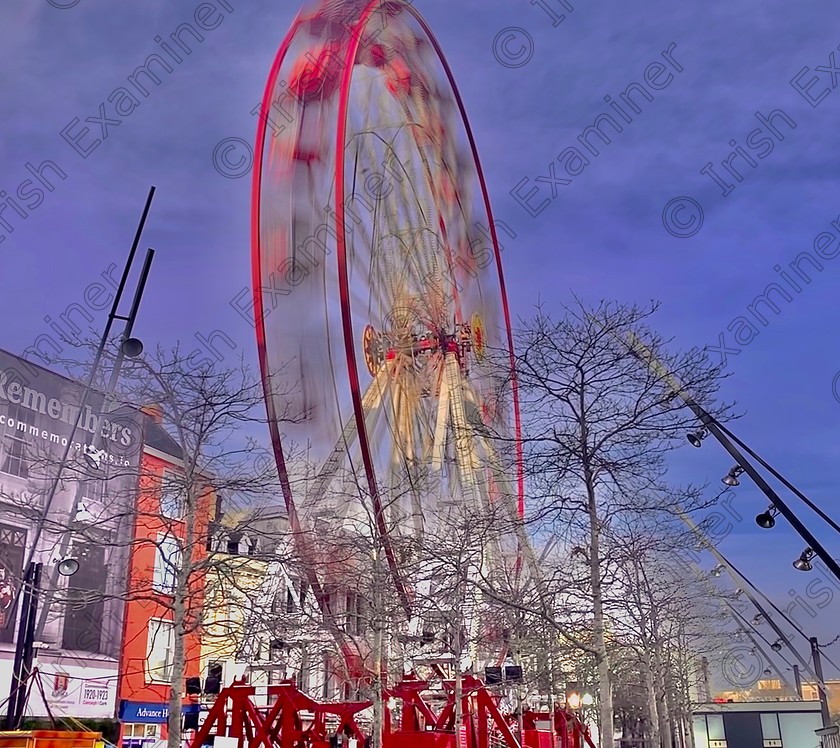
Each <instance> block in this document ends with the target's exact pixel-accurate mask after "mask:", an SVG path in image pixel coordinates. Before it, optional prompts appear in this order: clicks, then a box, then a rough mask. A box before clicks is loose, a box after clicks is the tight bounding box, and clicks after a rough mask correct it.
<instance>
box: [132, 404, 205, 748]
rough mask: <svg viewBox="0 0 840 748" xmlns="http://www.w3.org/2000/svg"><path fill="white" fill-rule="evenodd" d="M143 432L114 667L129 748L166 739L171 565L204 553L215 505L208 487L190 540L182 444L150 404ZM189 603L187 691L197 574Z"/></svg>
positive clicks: (194, 646)
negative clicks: (120, 638) (119, 644)
mask: <svg viewBox="0 0 840 748" xmlns="http://www.w3.org/2000/svg"><path fill="white" fill-rule="evenodd" d="M144 437H145V438H144V447H143V455H142V462H141V480H140V490H139V496H138V500H137V514H136V518H135V521H134V530H133V536H134V542H133V543H132V550H131V560H130V567H129V573H128V575H127V578H128V603H127V604H126V625H125V634H124V641H123V657H122V660H121V663H120V673H119V713H118V716H119V720H120V741H121V744H122V745H123V746H125V747H126V748H141V747H142V746H145V745H150V744H152V743H154V742H155V741H157V740H163V739H165V738H166V732H167V731H166V721H167V717H168V711H169V710H168V706H167V704H168V700H169V692H170V691H169V689H170V686H169V683H170V678H171V673H172V663H173V660H172V657H173V649H172V648H173V624H172V600H173V598H172V593H173V589H174V583H175V570H176V568H177V567H178V565H179V563H180V559H181V557H182V555H183V554H185V553H189V554H190V556H191V557H192V558H193V560H194V561H196V562H201V561H203V560H204V559H206V556H207V539H208V532H209V527H210V521H211V518H212V517H213V515H214V513H215V505H216V497H215V495H214V494H213V493H212V492H205V493H203V494H202V495H201V500H200V504H199V507H198V509H197V517H198V520H197V522H196V523H195V525H194V526H193V527H191V528H189V530H190V531H191V533H192V540H191V542H188V540H187V532H188V528H187V525H186V522H185V521H184V520H183V516H184V499H183V495H184V490H183V480H182V479H181V477H180V476H181V475H182V467H183V463H182V460H181V450H180V447H179V445H178V444H177V443H176V442H175V441H174V440H173V439H172V437H171V436H170V435H169V434H167V432H166V431H165V430H164V428H163V426H162V425H161V417H160V413H159V411H157V410H156V409H155V408H150V409H148V410H147V415H146V419H145V422H144ZM188 605H189V608H188V619H190V620H191V621H192V627H193V628H192V630H191V631H190V632H189V633H188V634H187V636H186V637H185V658H186V671H185V683H184V684H183V685H182V688H183V689H184V693H185V692H186V679H189V678H198V677H200V675H201V662H200V661H201V625H202V624H201V612H202V608H203V605H204V576H203V574H201V573H199V574H196V575H194V576H193V578H192V579H191V594H190V597H189V603H188ZM185 695H186V694H185ZM184 704H185V705H184V712H185V713H189V712H197V711H198V708H199V707H198V703H197V700H196V698H195V697H189V696H187V697H186V698H185V699H184Z"/></svg>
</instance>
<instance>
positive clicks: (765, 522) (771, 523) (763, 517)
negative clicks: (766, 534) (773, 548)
mask: <svg viewBox="0 0 840 748" xmlns="http://www.w3.org/2000/svg"><path fill="white" fill-rule="evenodd" d="M755 523H756V524H757V525H758V526H759V527H762V528H764V529H765V530H769V529H770V528H772V527H775V526H776V508H775V507H772V506H771V507H769V508H768V509H767V511H766V512H762V513H761V514H759V515H756V518H755Z"/></svg>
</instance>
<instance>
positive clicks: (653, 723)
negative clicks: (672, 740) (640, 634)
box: [642, 648, 662, 748]
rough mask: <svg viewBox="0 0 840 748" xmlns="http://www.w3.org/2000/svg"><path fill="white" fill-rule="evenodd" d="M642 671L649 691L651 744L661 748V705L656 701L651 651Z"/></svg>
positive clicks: (647, 655) (654, 747) (646, 653)
mask: <svg viewBox="0 0 840 748" xmlns="http://www.w3.org/2000/svg"><path fill="white" fill-rule="evenodd" d="M646 649H647V648H646ZM642 669H643V670H644V674H645V690H646V691H647V707H648V724H649V725H650V728H649V730H648V734H649V735H650V744H651V746H652V748H660V746H661V745H662V735H661V732H660V724H661V722H660V716H659V704H658V702H657V699H656V678H655V677H654V672H653V667H652V663H651V659H650V654H649V650H648V651H646V652H645V656H644V664H643V666H642Z"/></svg>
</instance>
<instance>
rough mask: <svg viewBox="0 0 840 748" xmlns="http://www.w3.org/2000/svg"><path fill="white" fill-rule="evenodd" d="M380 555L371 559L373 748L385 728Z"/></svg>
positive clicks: (376, 747)
mask: <svg viewBox="0 0 840 748" xmlns="http://www.w3.org/2000/svg"><path fill="white" fill-rule="evenodd" d="M377 542H378V541H377ZM381 555H382V554H381V549H380V548H379V547H377V548H376V550H375V551H374V558H373V563H374V572H373V669H374V676H373V685H374V693H373V736H372V737H373V748H382V741H383V735H382V734H383V732H384V727H385V725H384V716H385V715H384V704H383V698H382V646H383V636H382V627H383V624H384V622H383V620H382V590H381V582H382V579H381V568H380V567H381V560H380V556H381Z"/></svg>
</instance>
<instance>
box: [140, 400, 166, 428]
mask: <svg viewBox="0 0 840 748" xmlns="http://www.w3.org/2000/svg"><path fill="white" fill-rule="evenodd" d="M140 412H141V413H145V414H146V415H147V416H149V418H151V419H152V420H153V421H154V422H155V423H157V424H162V423H163V408H162V407H161V406H160V405H158V404H157V403H150V404H149V405H143V406H141V407H140Z"/></svg>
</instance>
